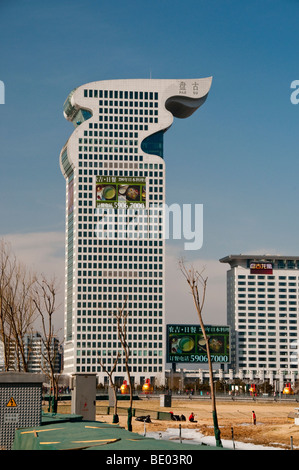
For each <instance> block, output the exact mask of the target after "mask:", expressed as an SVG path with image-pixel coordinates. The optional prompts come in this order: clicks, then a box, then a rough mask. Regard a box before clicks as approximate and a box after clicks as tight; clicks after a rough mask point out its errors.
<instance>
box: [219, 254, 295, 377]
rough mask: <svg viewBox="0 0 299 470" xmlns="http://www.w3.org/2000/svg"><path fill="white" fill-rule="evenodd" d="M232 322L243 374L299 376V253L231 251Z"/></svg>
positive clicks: (237, 365) (235, 364)
mask: <svg viewBox="0 0 299 470" xmlns="http://www.w3.org/2000/svg"><path fill="white" fill-rule="evenodd" d="M220 262H222V263H228V264H230V270H229V271H228V272H227V323H228V324H229V325H230V326H231V339H232V344H231V357H232V368H233V369H234V371H235V373H236V374H239V376H240V377H243V376H244V377H251V378H253V377H254V376H256V375H260V377H261V378H271V377H273V376H274V375H275V376H276V377H277V376H279V375H281V376H285V377H286V378H288V379H289V380H292V381H293V382H294V380H295V378H296V377H297V374H298V311H299V310H298V300H299V257H296V256H288V257H287V256H286V257H284V256H275V255H263V256H260V255H229V256H227V257H225V258H222V259H221V260H220Z"/></svg>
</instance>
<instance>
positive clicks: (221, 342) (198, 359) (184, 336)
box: [166, 325, 230, 364]
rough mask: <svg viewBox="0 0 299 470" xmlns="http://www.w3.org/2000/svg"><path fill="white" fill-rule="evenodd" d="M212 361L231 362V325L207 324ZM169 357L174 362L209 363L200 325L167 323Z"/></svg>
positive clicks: (169, 360) (168, 359)
mask: <svg viewBox="0 0 299 470" xmlns="http://www.w3.org/2000/svg"><path fill="white" fill-rule="evenodd" d="M205 331H206V335H207V337H208V341H209V348H210V353H211V359H212V362H217V363H218V364H227V363H229V362H230V346H229V345H230V327H229V326H217V325H205ZM166 333H167V358H166V362H172V363H179V362H185V363H207V362H208V356H207V348H206V342H205V339H204V336H203V332H202V329H201V327H200V326H199V325H167V326H166Z"/></svg>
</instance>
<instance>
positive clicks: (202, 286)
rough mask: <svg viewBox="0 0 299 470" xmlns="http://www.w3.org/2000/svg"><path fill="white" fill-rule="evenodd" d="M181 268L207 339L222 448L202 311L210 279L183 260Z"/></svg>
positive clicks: (218, 442)
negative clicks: (186, 264)
mask: <svg viewBox="0 0 299 470" xmlns="http://www.w3.org/2000/svg"><path fill="white" fill-rule="evenodd" d="M179 266H180V269H181V272H182V274H183V275H184V277H185V279H186V281H187V283H188V285H189V288H190V291H191V294H192V297H193V301H194V304H195V308H196V311H197V314H198V318H199V323H200V327H201V329H202V333H203V336H204V339H205V344H206V350H207V356H208V364H209V375H210V388H211V399H212V414H213V423H214V433H215V439H216V446H217V447H222V443H221V439H220V430H219V426H218V419H217V410H216V398H215V391H214V382H213V367H212V360H211V353H210V345H209V338H208V337H207V334H206V331H205V326H204V323H203V319H202V311H203V307H204V303H205V299H206V290H207V282H208V278H207V277H206V278H205V277H204V276H203V274H202V273H203V271H204V270H202V271H201V272H199V271H197V270H196V269H194V267H193V266H191V268H190V269H187V268H186V266H185V263H184V261H183V260H180V261H179Z"/></svg>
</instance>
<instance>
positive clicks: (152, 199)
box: [60, 78, 211, 384]
mask: <svg viewBox="0 0 299 470" xmlns="http://www.w3.org/2000/svg"><path fill="white" fill-rule="evenodd" d="M210 86H211V78H204V79H192V80H190V79H188V80H152V79H148V80H147V79H145V80H143V79H140V80H139V79H138V80H109V81H98V82H92V83H88V84H86V85H82V86H80V87H78V88H76V89H75V90H73V91H72V92H71V93H70V95H69V96H68V98H67V100H66V101H65V103H64V116H65V118H66V119H67V120H69V121H71V122H72V123H73V124H74V127H75V130H74V132H73V133H72V135H71V136H70V138H69V139H68V141H67V142H66V144H65V146H64V147H63V149H62V151H61V154H60V166H61V171H62V173H63V175H64V177H65V179H66V240H65V246H66V258H65V273H66V277H65V346H64V352H65V357H64V372H65V373H67V374H73V373H80V372H81V373H83V372H85V373H88V372H90V373H97V374H98V376H99V380H100V381H101V382H102V383H103V382H105V381H106V380H107V375H106V374H105V373H104V372H103V369H102V367H101V365H100V361H101V362H102V363H104V365H105V367H107V368H108V369H109V368H111V367H112V365H113V363H114V360H115V357H116V355H117V352H118V351H120V352H121V351H122V348H121V346H120V342H119V340H118V334H117V328H116V319H115V316H114V314H115V313H116V312H117V311H119V309H121V308H122V306H123V305H124V303H125V301H126V302H127V304H126V310H127V311H128V312H129V315H128V323H127V340H128V343H129V345H130V349H131V356H130V368H131V375H132V377H133V379H134V381H135V383H136V384H139V383H143V381H144V380H145V379H146V378H150V379H151V380H152V381H154V380H155V381H156V383H163V382H164V363H165V338H164V334H165V331H164V328H165V325H164V320H165V274H164V272H165V251H164V250H165V240H164V239H163V214H162V213H161V211H160V210H159V206H161V205H163V203H164V202H165V161H164V158H163V155H164V153H163V135H164V132H165V131H166V130H167V129H168V128H169V127H170V126H171V124H172V122H173V117H178V118H186V117H188V116H190V115H191V114H192V113H193V112H194V111H195V110H196V109H197V108H198V107H199V106H201V105H202V104H203V103H204V101H205V99H206V97H207V95H208V92H209V89H210ZM185 157H186V156H185V155H182V158H185ZM170 159H171V157H170V158H169V160H170ZM170 163H171V162H170ZM115 377H116V378H118V379H119V380H121V379H126V378H127V377H126V372H125V364H124V358H123V355H122V357H121V359H120V361H119V362H118V365H117V367H116V370H115Z"/></svg>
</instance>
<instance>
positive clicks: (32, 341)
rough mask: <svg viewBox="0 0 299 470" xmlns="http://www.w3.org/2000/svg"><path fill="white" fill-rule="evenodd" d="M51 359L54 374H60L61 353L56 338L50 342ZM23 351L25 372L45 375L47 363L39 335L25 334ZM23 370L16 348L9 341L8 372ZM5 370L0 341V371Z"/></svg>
mask: <svg viewBox="0 0 299 470" xmlns="http://www.w3.org/2000/svg"><path fill="white" fill-rule="evenodd" d="M50 348H51V357H52V358H53V362H54V370H55V373H57V374H58V373H60V372H61V370H62V359H63V351H62V346H61V344H60V342H59V340H58V338H55V337H54V338H53V339H52V342H51V346H50ZM24 351H25V358H26V362H27V372H31V373H37V374H40V373H45V371H46V370H47V369H48V362H47V359H46V351H45V346H44V343H43V339H42V336H41V335H40V333H34V334H32V335H31V334H30V335H29V334H27V335H25V337H24ZM19 368H21V370H23V369H24V367H23V362H22V359H21V357H20V355H19V357H17V353H16V347H15V343H14V341H10V354H9V366H8V369H9V370H16V371H17V370H19ZM4 369H5V360H4V346H3V342H2V341H0V371H1V370H4Z"/></svg>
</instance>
